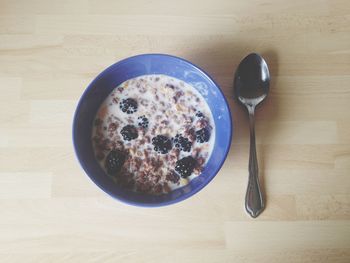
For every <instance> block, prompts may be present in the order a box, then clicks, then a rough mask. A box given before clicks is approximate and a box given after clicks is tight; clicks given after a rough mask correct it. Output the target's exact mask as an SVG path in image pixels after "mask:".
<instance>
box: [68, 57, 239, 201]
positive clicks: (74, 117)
mask: <svg viewBox="0 0 350 263" xmlns="http://www.w3.org/2000/svg"><path fill="white" fill-rule="evenodd" d="M150 56H162V57H169V58H173V59H178V60H181V61H183V62H185V63H188V64H190V65H191V66H192V67H193V68H195V69H196V70H198V71H199V72H201V73H202V74H203V75H204V76H205V77H206V78H208V79H209V81H211V82H212V83H213V84H214V86H216V88H217V90H218V91H219V92H220V93H221V95H222V97H223V99H224V101H225V104H226V107H227V111H228V114H229V120H230V121H229V122H228V126H229V127H228V128H229V133H230V136H229V141H228V144H227V146H226V149H225V153H224V158H223V159H222V160H221V162H220V163H219V165H217V166H216V169H215V172H213V173H212V174H211V175H210V177H209V178H208V180H207V181H206V182H204V183H203V184H201V185H200V186H199V187H197V188H196V189H195V190H193V191H190V192H188V193H184V194H182V195H180V196H179V197H178V198H175V199H173V200H168V201H164V202H159V203H152V202H149V203H147V202H145V203H142V202H136V201H131V200H129V199H127V198H123V197H121V196H117V195H115V194H114V193H112V192H110V191H108V190H106V189H105V188H103V187H102V186H101V184H100V183H98V182H97V181H96V180H95V179H94V178H93V177H92V176H90V175H89V173H88V172H87V168H86V167H85V164H84V163H83V161H82V160H81V159H80V157H79V154H78V151H77V145H76V141H75V134H76V123H77V115H78V111H79V109H80V107H81V104H82V101H83V99H84V98H85V96H86V94H87V93H88V92H89V91H90V90H91V89H92V88H93V87H94V86H95V82H97V80H99V79H100V78H101V77H102V76H103V75H104V74H106V73H108V72H109V71H111V70H112V69H113V68H114V67H116V66H118V65H119V64H122V63H124V62H125V61H127V60H129V59H135V58H138V57H150ZM76 105H77V106H76V108H75V112H74V116H73V123H72V142H73V148H74V153H75V157H76V159H77V160H78V162H79V164H80V166H81V168H83V170H84V173H85V174H86V175H87V176H88V177H89V178H90V180H91V181H92V182H93V183H94V184H95V185H97V186H98V187H99V188H100V189H101V190H102V191H103V192H105V193H106V194H108V195H109V196H111V197H112V198H113V199H116V200H118V201H120V202H121V203H124V204H128V205H133V206H137V207H162V206H168V205H171V204H176V203H179V202H181V201H184V200H186V199H188V198H189V197H191V196H193V195H195V194H197V193H198V192H199V191H201V190H202V189H203V188H204V187H205V186H207V185H208V184H209V183H210V182H211V181H212V180H213V179H214V177H215V176H216V175H217V174H218V172H219V171H220V169H221V167H222V166H223V164H224V163H225V161H226V159H227V156H228V153H229V151H230V148H231V143H232V137H233V132H234V128H233V121H232V113H231V109H230V106H229V103H228V101H227V99H226V97H225V95H224V93H223V92H222V90H221V88H220V86H219V85H218V84H217V83H216V82H215V81H214V79H213V78H212V77H210V75H209V74H208V73H207V72H206V71H205V70H203V69H202V68H200V67H199V66H197V65H195V64H194V63H192V62H190V61H188V60H186V59H183V58H181V57H178V56H174V55H170V54H164V53H144V54H139V55H134V56H130V57H127V58H124V59H122V60H119V61H117V62H115V63H113V64H111V65H110V66H108V67H107V68H105V69H104V70H103V71H102V72H100V73H99V74H98V75H97V76H96V77H95V78H94V79H93V80H92V81H91V82H90V84H89V85H88V86H87V87H86V88H85V90H84V92H83V93H82V95H81V96H80V98H79V100H78V103H77V104H76Z"/></svg>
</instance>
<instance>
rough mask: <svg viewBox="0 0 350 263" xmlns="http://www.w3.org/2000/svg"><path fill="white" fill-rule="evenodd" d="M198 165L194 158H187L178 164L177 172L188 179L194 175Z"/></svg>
mask: <svg viewBox="0 0 350 263" xmlns="http://www.w3.org/2000/svg"><path fill="white" fill-rule="evenodd" d="M196 164H197V161H196V160H195V159H194V158H193V157H192V156H187V157H184V158H182V159H180V160H178V161H177V162H176V164H175V171H176V172H177V173H179V174H180V175H181V177H182V178H186V177H188V176H190V175H191V174H192V172H193V169H194V168H195V167H196Z"/></svg>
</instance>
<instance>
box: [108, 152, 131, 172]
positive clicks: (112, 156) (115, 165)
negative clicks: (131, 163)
mask: <svg viewBox="0 0 350 263" xmlns="http://www.w3.org/2000/svg"><path fill="white" fill-rule="evenodd" d="M125 159H126V155H125V154H124V153H123V152H122V151H120V150H112V151H110V152H109V154H108V155H107V157H106V161H105V167H106V169H107V172H108V173H109V174H110V175H115V174H117V173H118V172H119V171H120V170H121V168H122V166H123V164H124V162H125Z"/></svg>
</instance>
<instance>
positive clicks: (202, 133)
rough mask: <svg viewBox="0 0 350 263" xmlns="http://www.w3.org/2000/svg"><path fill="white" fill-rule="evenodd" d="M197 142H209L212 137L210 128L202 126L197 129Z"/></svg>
mask: <svg viewBox="0 0 350 263" xmlns="http://www.w3.org/2000/svg"><path fill="white" fill-rule="evenodd" d="M196 139H197V142H200V143H203V142H207V141H209V139H210V131H209V129H208V128H202V129H200V130H198V131H196Z"/></svg>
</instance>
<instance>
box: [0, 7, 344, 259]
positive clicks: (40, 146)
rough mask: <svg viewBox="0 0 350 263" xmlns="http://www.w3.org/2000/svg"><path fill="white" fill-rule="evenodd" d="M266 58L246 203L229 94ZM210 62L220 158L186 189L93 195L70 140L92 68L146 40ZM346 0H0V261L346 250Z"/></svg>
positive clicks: (242, 138)
mask: <svg viewBox="0 0 350 263" xmlns="http://www.w3.org/2000/svg"><path fill="white" fill-rule="evenodd" d="M253 51H255V52H259V53H261V54H262V55H263V56H264V57H265V58H266V60H267V62H268V64H269V66H270V68H271V75H272V86H271V94H270V96H269V98H268V100H267V101H266V103H264V105H263V106H261V107H260V108H259V110H258V112H257V131H256V132H257V142H258V145H257V149H258V155H259V165H260V167H259V168H260V171H261V177H262V181H263V185H264V189H265V190H266V193H267V196H266V198H267V206H266V210H265V211H264V213H263V214H262V215H261V216H260V217H259V218H258V219H255V220H252V219H250V218H249V217H248V216H247V215H246V214H245V212H244V209H243V203H244V195H245V188H246V183H247V162H248V145H249V137H248V121H247V116H246V113H245V112H244V110H243V109H242V108H241V107H240V106H239V105H237V103H236V102H235V101H234V100H233V99H232V97H233V95H232V93H233V92H232V81H233V72H234V70H235V69H236V67H237V65H238V63H239V62H240V60H241V59H242V58H243V57H244V56H245V55H246V54H248V53H249V52H253ZM151 52H153V53H155V52H156V53H170V54H173V55H177V56H180V57H184V58H186V59H188V60H191V61H193V62H194V63H196V64H198V65H199V66H200V67H202V68H204V69H205V70H206V71H208V72H209V73H210V74H211V75H212V77H213V78H214V79H215V80H216V81H217V82H218V83H219V85H220V86H221V88H222V90H223V92H224V94H225V95H226V97H227V99H228V101H229V104H230V107H231V110H232V114H233V118H234V124H235V132H234V139H233V142H232V147H231V150H230V153H229V156H228V159H227V161H226V162H225V165H224V166H223V168H222V169H221V171H220V172H219V174H218V175H217V177H216V178H215V179H214V180H213V181H212V182H211V183H210V185H208V186H207V187H206V188H205V189H203V190H202V191H201V192H200V193H198V194H197V195H195V196H193V197H192V198H190V199H188V200H186V201H184V202H182V203H179V204H176V205H173V206H169V207H164V208H157V209H141V208H137V207H129V206H126V205H124V204H121V203H119V202H117V201H115V200H113V199H111V198H109V197H107V196H106V195H105V194H104V193H102V192H101V191H100V190H99V189H98V188H97V187H96V186H95V185H94V184H93V183H92V182H91V181H90V180H89V179H88V178H87V177H86V175H85V174H84V172H83V171H82V169H81V168H80V166H79V164H78V162H77V161H76V159H75V156H74V152H73V147H72V142H71V124H72V117H73V113H74V110H75V107H76V105H77V101H78V99H79V97H80V95H81V94H82V92H83V91H84V89H85V88H86V86H87V85H88V84H89V82H90V81H91V80H92V79H93V78H94V76H96V75H97V74H98V73H99V72H101V71H102V70H103V69H104V68H106V67H107V66H108V65H110V64H112V63H114V62H116V61H118V60H120V59H122V58H125V57H128V56H131V55H135V54H140V53H151ZM349 82H350V3H349V1H347V0H335V1H331V0H311V1H301V0H296V1H286V0H284V1H280V0H259V1H258V0H250V1H236V0H234V1H228V0H219V1H209V0H205V1H199V0H198V1H197V0H195V1H185V0H179V1H176V2H169V1H161V0H155V1H143V0H136V1H126V0H120V1H112V0H106V1H97V0H78V1H68V0H64V1H59V0H51V1H44V0H31V1H24V0H15V1H11V0H0V90H1V96H0V123H1V124H0V209H1V216H0V233H1V234H0V261H1V262H4V263H7V262H11V263H13V262H35V263H36V262H191V263H192V262H210V263H212V262H262V263H264V262H269V263H270V262H276V263H277V262H335V263H347V262H350V238H349V237H350V114H349V103H350V84H349Z"/></svg>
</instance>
